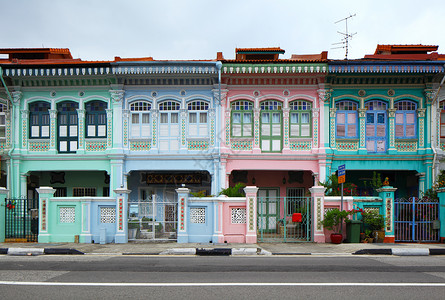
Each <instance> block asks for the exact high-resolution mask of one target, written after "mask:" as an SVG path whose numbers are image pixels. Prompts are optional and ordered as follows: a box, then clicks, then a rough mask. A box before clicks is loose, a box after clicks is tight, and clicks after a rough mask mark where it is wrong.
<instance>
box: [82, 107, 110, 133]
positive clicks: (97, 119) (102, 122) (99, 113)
mask: <svg viewBox="0 0 445 300" xmlns="http://www.w3.org/2000/svg"><path fill="white" fill-rule="evenodd" d="M96 104H100V105H98V107H101V108H103V110H91V107H92V106H93V105H96ZM107 109H108V103H107V102H104V101H100V100H93V101H89V102H87V103H85V138H87V139H93V138H106V137H107ZM90 116H91V117H92V118H93V120H90ZM101 117H102V118H101ZM91 121H94V122H91ZM91 126H94V132H95V135H89V134H88V131H89V127H91ZM99 126H105V130H104V135H99Z"/></svg>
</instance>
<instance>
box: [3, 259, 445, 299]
mask: <svg viewBox="0 0 445 300" xmlns="http://www.w3.org/2000/svg"><path fill="white" fill-rule="evenodd" d="M0 295H1V298H2V299H110V298H111V299H159V298H161V299H166V298H178V299H276V298H283V299H303V298H304V299H340V298H341V299H357V298H358V299H376V298H382V299H445V256H422V257H397V256H337V257H329V256H320V257H317V256H281V257H280V256H273V257H219V256H218V257H176V256H173V257H172V256H169V257H162V256H99V255H97V256H95V255H87V256H51V255H44V256H0Z"/></svg>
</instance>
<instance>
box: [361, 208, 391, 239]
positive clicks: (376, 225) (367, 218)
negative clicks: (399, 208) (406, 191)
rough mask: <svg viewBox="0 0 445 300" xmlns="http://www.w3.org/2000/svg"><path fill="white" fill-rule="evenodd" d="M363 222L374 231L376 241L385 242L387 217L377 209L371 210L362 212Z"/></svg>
mask: <svg viewBox="0 0 445 300" xmlns="http://www.w3.org/2000/svg"><path fill="white" fill-rule="evenodd" d="M362 218H363V223H364V224H365V228H367V229H368V230H370V231H372V232H373V235H374V238H375V242H377V243H383V240H384V239H385V230H383V227H384V226H385V218H384V217H383V216H382V215H381V214H379V213H378V212H377V211H375V210H374V211H369V212H363V213H362Z"/></svg>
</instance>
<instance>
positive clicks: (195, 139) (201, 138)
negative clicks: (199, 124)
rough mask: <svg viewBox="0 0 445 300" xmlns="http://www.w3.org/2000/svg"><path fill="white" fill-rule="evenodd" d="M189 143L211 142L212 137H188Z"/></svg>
mask: <svg viewBox="0 0 445 300" xmlns="http://www.w3.org/2000/svg"><path fill="white" fill-rule="evenodd" d="M187 141H210V137H208V136H202V137H200V136H193V137H187Z"/></svg>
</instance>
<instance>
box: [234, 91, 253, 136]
mask: <svg viewBox="0 0 445 300" xmlns="http://www.w3.org/2000/svg"><path fill="white" fill-rule="evenodd" d="M252 116H253V103H252V102H250V101H246V100H240V101H235V102H232V136H233V137H252V124H253V120H252V119H253V118H252Z"/></svg>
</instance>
